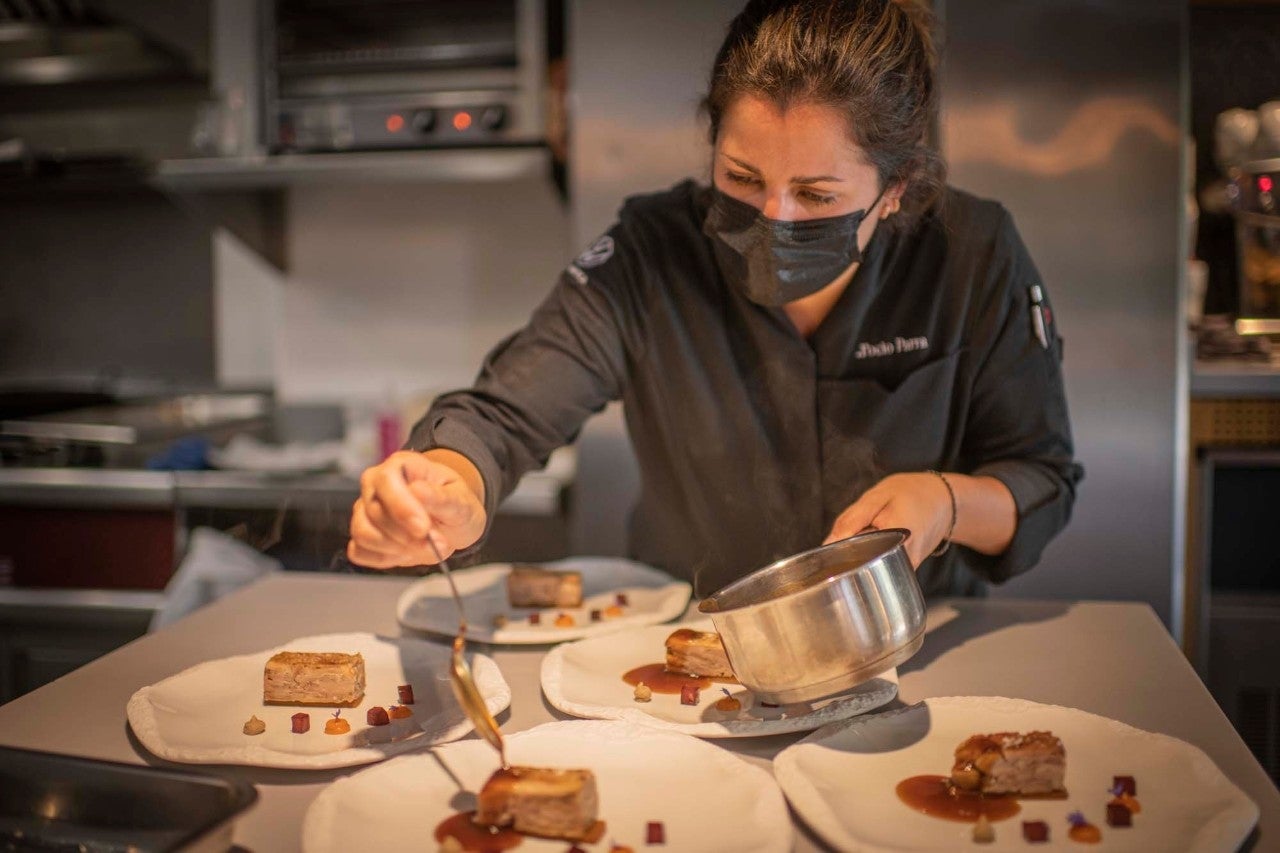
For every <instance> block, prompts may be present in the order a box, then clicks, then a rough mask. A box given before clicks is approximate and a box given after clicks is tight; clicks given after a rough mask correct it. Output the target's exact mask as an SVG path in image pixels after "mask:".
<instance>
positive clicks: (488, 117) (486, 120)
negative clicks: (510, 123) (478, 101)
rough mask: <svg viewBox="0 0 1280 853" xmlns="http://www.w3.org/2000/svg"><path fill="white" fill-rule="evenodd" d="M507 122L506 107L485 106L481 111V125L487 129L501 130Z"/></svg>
mask: <svg viewBox="0 0 1280 853" xmlns="http://www.w3.org/2000/svg"><path fill="white" fill-rule="evenodd" d="M506 123H507V110H506V107H485V108H484V109H483V110H481V111H480V126H481V127H482V128H484V129H485V130H501V129H502V126H503V125H504V124H506Z"/></svg>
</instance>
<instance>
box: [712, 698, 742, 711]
mask: <svg viewBox="0 0 1280 853" xmlns="http://www.w3.org/2000/svg"><path fill="white" fill-rule="evenodd" d="M741 708H742V703H741V702H739V701H738V700H737V699H735V698H733V697H732V696H726V697H724V698H723V699H721V700H720V701H719V702H717V703H716V710H717V711H738V710H741Z"/></svg>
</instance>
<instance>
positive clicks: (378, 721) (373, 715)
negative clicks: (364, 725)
mask: <svg viewBox="0 0 1280 853" xmlns="http://www.w3.org/2000/svg"><path fill="white" fill-rule="evenodd" d="M364 718H365V720H366V721H367V722H368V723H369V725H371V726H385V725H389V724H390V723H391V717H390V716H389V715H388V714H387V709H386V708H383V707H382V706H380V705H374V706H373V707H372V708H370V709H369V710H368V712H367V713H366V714H365V715H364Z"/></svg>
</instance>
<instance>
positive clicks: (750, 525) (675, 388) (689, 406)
mask: <svg viewBox="0 0 1280 853" xmlns="http://www.w3.org/2000/svg"><path fill="white" fill-rule="evenodd" d="M709 195H710V191H709V189H708V188H706V187H702V186H699V185H698V184H695V183H694V182H692V181H687V182H685V183H682V184H679V185H677V186H675V187H674V188H672V189H671V190H668V191H666V192H661V193H656V194H652V195H645V196H638V197H634V198H631V199H628V200H627V202H626V203H625V204H624V206H623V208H622V211H621V213H620V215H619V220H618V222H617V224H616V225H614V226H613V227H612V228H611V229H610V230H609V231H608V233H607V234H606V235H605V236H604V237H602V238H601V239H600V240H599V241H597V243H596V244H595V245H593V246H592V247H591V248H590V249H588V250H587V251H586V252H584V253H583V254H582V255H581V256H580V257H579V258H578V259H577V260H576V261H575V263H574V264H572V265H570V266H569V268H568V269H567V270H566V271H565V273H564V274H562V275H561V277H560V281H559V283H558V285H557V286H556V287H555V289H554V290H553V291H552V292H551V294H550V295H549V296H548V297H547V299H546V301H544V302H543V303H542V305H541V306H540V307H539V308H538V309H537V310H536V312H535V313H534V314H533V317H532V318H531V320H530V321H529V324H528V325H527V326H526V327H525V328H524V329H522V330H520V331H519V332H517V333H515V334H514V335H512V336H511V337H509V338H507V339H506V340H505V341H503V342H502V343H500V344H499V345H498V346H497V347H496V348H495V349H494V350H493V352H491V353H490V354H489V356H488V357H487V359H486V360H485V363H484V366H483V368H482V370H481V372H480V375H479V378H478V379H477V380H476V384H475V386H474V387H473V388H471V389H469V390H465V391H457V392H453V393H450V394H447V395H443V396H441V397H439V398H437V400H436V401H435V403H434V404H433V405H432V406H431V409H430V410H429V411H428V412H427V414H426V416H425V417H424V418H423V419H422V420H421V421H420V422H419V423H418V424H417V425H416V426H415V427H414V430H413V433H412V435H411V436H410V439H409V445H408V446H409V447H411V448H414V449H418V450H422V449H427V448H430V447H448V448H452V449H454V450H457V451H458V452H460V453H462V454H463V455H465V456H467V457H468V458H469V459H471V461H472V462H474V463H475V465H476V467H477V468H478V469H479V471H480V475H481V476H482V477H483V478H484V484H485V500H486V504H487V506H486V509H487V510H488V513H489V518H490V519H492V518H493V517H494V512H495V510H496V508H497V505H498V503H499V502H500V500H501V499H502V498H503V497H505V496H506V495H507V494H509V493H510V492H511V490H512V489H514V488H515V485H516V483H517V482H518V481H519V479H520V477H521V476H522V475H523V474H524V473H525V472H527V471H529V470H531V469H534V468H538V467H541V466H542V465H544V464H545V463H546V460H547V457H548V455H549V454H550V453H551V451H552V450H554V449H555V448H557V447H559V446H561V445H563V444H566V443H568V442H571V441H573V440H574V438H575V437H576V436H577V434H578V431H579V429H580V428H581V426H582V424H583V422H584V421H585V420H586V419H587V418H588V417H589V416H590V415H591V414H592V413H594V412H598V411H600V410H601V409H602V408H603V407H604V406H605V405H606V404H607V403H608V402H609V401H611V400H615V399H621V400H622V403H623V410H624V414H625V418H626V424H627V430H628V433H629V434H630V438H631V441H632V444H633V446H634V449H635V453H636V456H637V460H638V462H639V468H640V479H641V483H640V494H639V500H638V503H637V505H636V507H635V509H634V511H633V513H632V516H631V520H630V530H629V534H630V551H631V555H632V556H633V557H634V558H635V559H637V560H640V561H641V562H644V563H648V564H650V565H654V566H659V567H661V568H663V569H666V570H667V571H669V572H670V573H672V574H673V575H676V576H679V577H683V578H686V579H688V580H690V581H692V582H693V584H694V589H695V594H696V595H699V596H704V595H707V594H710V593H712V592H714V591H716V590H717V589H719V588H720V587H722V586H723V585H725V584H726V583H728V582H730V581H732V580H734V579H735V578H738V577H741V576H742V575H744V574H746V573H748V572H750V571H752V570H754V569H757V568H760V567H761V566H764V565H766V564H768V563H770V562H771V561H773V560H775V559H778V558H781V557H784V556H788V555H791V554H794V553H796V552H799V551H802V550H805V549H808V548H812V547H814V546H816V545H818V544H820V543H821V542H822V540H823V538H824V537H825V536H826V534H827V533H828V531H829V530H830V528H831V525H832V523H833V522H834V520H835V518H836V516H837V515H839V514H840V512H841V511H842V510H844V509H845V508H846V507H848V506H849V504H850V503H852V502H853V501H854V500H855V499H857V497H858V496H859V495H861V494H862V493H863V492H864V491H865V490H866V489H867V488H868V487H870V486H871V485H873V484H874V483H876V482H877V481H878V480H880V479H881V478H883V477H884V476H886V475H888V474H891V473H894V472H898V471H922V470H926V469H930V468H932V469H936V470H940V471H957V472H961V473H965V474H975V475H988V476H992V477H995V478H997V479H999V480H1000V481H1002V482H1003V483H1004V484H1005V485H1006V486H1008V488H1009V490H1010V491H1011V492H1012V493H1013V497H1014V501H1015V503H1016V505H1017V513H1018V526H1017V532H1016V534H1015V536H1014V538H1013V541H1012V543H1011V544H1010V545H1009V547H1008V549H1007V550H1006V551H1005V552H1004V553H1003V554H1002V555H1000V556H998V557H989V556H984V555H981V554H978V553H977V552H975V551H972V550H970V549H967V548H962V547H953V548H951V549H950V550H949V551H948V552H947V553H946V554H945V555H943V556H942V557H940V558H930V559H928V560H926V561H925V562H924V563H923V564H922V565H921V566H920V567H919V578H920V581H921V585H922V587H923V588H924V590H925V592H926V594H971V593H974V592H977V591H980V590H981V588H982V584H981V583H980V581H979V579H985V580H989V581H996V582H999V581H1002V580H1005V579H1007V578H1009V577H1011V576H1013V575H1015V574H1017V573H1018V572H1021V571H1024V570H1026V569H1028V568H1030V567H1031V566H1032V565H1034V564H1035V562H1036V560H1037V559H1038V558H1039V555H1040V552H1041V550H1042V549H1043V548H1044V546H1045V544H1046V543H1047V542H1048V541H1049V539H1050V538H1052V537H1053V536H1054V534H1056V533H1057V532H1058V531H1059V530H1061V529H1062V527H1063V526H1064V525H1065V524H1066V523H1067V520H1068V518H1069V516H1070V514H1071V507H1072V503H1073V501H1074V499H1075V490H1076V484H1077V483H1078V481H1079V480H1080V478H1081V476H1082V473H1083V472H1082V469H1081V468H1080V467H1079V466H1078V465H1077V464H1075V462H1074V461H1073V459H1072V443H1071V432H1070V427H1069V424H1068V421H1067V406H1066V400H1065V398H1064V395H1063V386H1062V373H1061V370H1060V361H1061V357H1062V343H1061V340H1060V339H1059V337H1058V335H1057V333H1056V326H1055V324H1054V323H1053V317H1052V310H1051V309H1050V307H1049V304H1048V300H1047V297H1045V299H1044V305H1043V308H1042V309H1041V310H1042V311H1043V315H1044V318H1045V321H1046V322H1045V326H1044V328H1045V330H1046V333H1047V334H1046V335H1045V336H1044V343H1043V344H1042V342H1041V340H1040V338H1039V337H1038V336H1037V334H1036V330H1035V328H1034V326H1033V310H1035V309H1033V306H1032V302H1031V297H1030V290H1029V289H1030V288H1031V287H1032V286H1033V285H1038V284H1041V281H1040V278H1039V275H1038V274H1037V272H1036V269H1035V267H1034V265H1033V264H1032V262H1031V259H1030V257H1029V256H1028V254H1027V251H1026V248H1025V247H1024V246H1023V244H1022V241H1021V240H1020V239H1019V237H1018V234H1017V231H1016V230H1015V229H1014V226H1013V222H1012V220H1011V218H1010V216H1009V214H1008V212H1007V211H1005V209H1004V208H1003V207H1001V206H1000V205H999V204H997V203H995V202H991V201H985V200H981V199H978V198H975V197H974V196H971V195H968V194H966V193H963V192H960V191H957V190H948V191H947V192H946V193H945V194H944V197H943V199H942V201H941V203H940V204H938V205H936V206H935V207H934V208H933V209H932V210H931V211H930V212H928V213H926V214H925V215H924V216H923V217H921V218H920V219H919V220H918V221H917V222H916V224H914V225H913V226H911V227H910V228H908V229H906V230H901V231H894V230H892V229H890V228H888V227H886V225H885V224H881V225H880V226H879V227H878V228H877V229H876V231H875V233H874V235H873V237H872V239H871V241H870V243H869V245H868V246H867V251H866V252H865V256H864V259H863V262H862V264H861V266H859V268H858V270H857V272H856V274H855V275H854V277H853V280H852V282H851V283H850V284H849V286H848V287H847V288H846V289H845V291H844V293H843V294H842V295H841V296H840V298H839V301H838V302H837V303H836V305H835V306H834V308H833V309H832V311H831V313H830V315H828V316H827V318H826V319H825V320H824V321H823V322H822V324H821V325H820V326H819V327H818V328H817V330H816V331H814V332H813V334H812V335H811V336H810V337H809V338H808V339H807V340H806V339H805V338H803V337H801V336H800V334H799V333H798V332H797V331H796V329H795V327H794V326H793V325H792V323H791V322H790V320H789V319H788V318H787V316H786V314H785V313H784V312H783V311H782V310H781V309H779V308H768V307H762V306H760V305H757V304H755V303H753V302H751V301H749V300H748V299H746V298H745V297H743V296H742V295H741V294H739V293H738V292H737V291H735V290H734V289H733V288H731V287H730V286H728V285H727V284H726V282H725V280H724V278H723V277H722V276H721V274H720V271H719V269H718V268H717V265H716V262H715V259H714V257H713V254H712V248H711V243H710V241H709V239H708V237H707V236H706V235H705V234H704V233H703V230H702V226H703V220H704V218H705V216H706V212H707V208H708V205H709V203H710V198H709ZM472 550H473V551H474V549H472ZM463 556H465V553H464V554H463Z"/></svg>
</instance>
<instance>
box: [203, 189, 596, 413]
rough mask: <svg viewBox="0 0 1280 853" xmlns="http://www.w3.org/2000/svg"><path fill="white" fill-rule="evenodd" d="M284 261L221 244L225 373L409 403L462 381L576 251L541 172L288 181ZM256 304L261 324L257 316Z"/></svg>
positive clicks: (311, 395) (225, 240) (319, 394)
mask: <svg viewBox="0 0 1280 853" xmlns="http://www.w3.org/2000/svg"><path fill="white" fill-rule="evenodd" d="M287 204H288V214H287V219H286V221H287V223H288V250H287V254H288V257H289V269H288V270H287V271H286V272H284V273H281V272H279V271H278V270H276V269H274V268H273V267H270V266H268V265H266V264H264V263H262V261H261V260H260V259H258V258H257V256H255V255H253V254H252V253H251V252H249V250H247V249H246V248H245V247H244V246H243V245H241V244H239V243H238V241H236V240H235V238H234V237H231V236H230V235H228V234H226V233H222V234H220V236H219V239H218V241H217V243H216V246H217V253H216V255H215V261H216V263H215V268H216V271H217V282H218V293H219V305H220V306H222V309H223V311H224V312H225V313H224V315H223V316H224V318H225V321H224V322H220V323H219V326H218V328H219V347H218V350H219V353H220V354H221V355H220V357H219V369H220V374H221V378H223V379H224V381H234V380H235V379H237V378H240V379H244V378H246V377H252V376H255V375H270V376H272V377H273V378H274V382H275V387H276V392H277V395H278V397H279V398H280V399H281V400H283V401H285V402H290V403H297V402H344V403H354V404H356V405H360V404H368V405H371V406H376V405H384V404H385V403H387V402H388V398H390V397H395V398H397V399H399V400H400V401H401V402H403V403H405V404H407V405H413V400H415V399H419V398H421V397H423V396H424V395H426V394H429V393H431V392H434V391H439V390H443V389H447V388H452V387H456V386H459V385H464V384H467V383H469V382H470V381H471V380H472V379H473V378H474V376H475V373H476V370H477V369H478V368H479V365H480V362H481V360H482V359H483V357H484V355H485V353H486V352H488V350H489V349H490V348H491V347H492V346H493V345H494V344H495V343H497V342H498V341H499V340H500V339H501V338H503V337H504V336H506V335H507V334H509V333H510V332H512V331H514V330H515V329H517V328H519V327H520V326H521V325H523V323H524V322H525V320H527V319H528V316H529V314H530V312H531V311H532V310H533V308H534V307H535V306H536V305H537V304H538V302H539V301H541V299H542V297H543V296H544V295H545V294H546V293H547V292H548V291H549V290H550V288H551V286H552V285H553V284H554V283H555V281H556V279H557V277H558V276H559V273H560V271H561V269H563V267H564V265H565V264H566V263H567V261H568V259H569V257H570V256H571V251H570V249H569V240H568V224H567V223H568V217H567V214H566V212H565V210H564V206H563V204H562V202H561V201H560V200H559V199H558V198H557V197H556V195H555V192H554V189H553V188H552V186H551V184H550V182H549V181H546V180H540V179H539V180H531V181H525V182H519V183H501V184H480V183H477V184H467V183H460V184H403V185H389V184H371V185H365V186H312V187H302V188H295V189H293V190H291V191H290V194H289V198H288V202H287ZM264 313H267V314H268V317H269V318H270V319H269V320H264V316H263V315H264Z"/></svg>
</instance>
